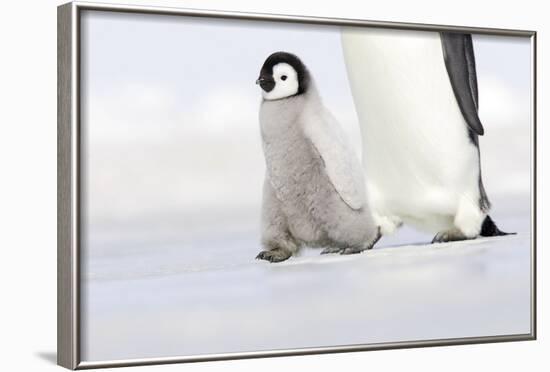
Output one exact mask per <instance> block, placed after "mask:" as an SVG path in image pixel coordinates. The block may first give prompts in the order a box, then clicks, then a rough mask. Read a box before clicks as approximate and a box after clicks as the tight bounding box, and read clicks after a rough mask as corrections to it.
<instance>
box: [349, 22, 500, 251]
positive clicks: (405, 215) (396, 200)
mask: <svg viewBox="0 0 550 372" xmlns="http://www.w3.org/2000/svg"><path fill="white" fill-rule="evenodd" d="M342 45H343V51H344V56H345V61H346V67H347V71H348V77H349V81H350V85H351V90H352V94H353V98H354V101H355V107H356V110H357V114H358V116H359V122H360V125H361V132H362V137H363V157H364V159H363V160H364V165H365V167H366V172H367V191H368V197H369V203H370V206H371V209H372V213H373V217H374V222H375V223H376V224H377V225H378V226H380V229H381V232H382V234H390V233H392V232H393V231H395V230H396V228H398V227H399V226H401V224H402V223H407V224H410V225H412V226H415V227H416V228H419V229H421V230H425V231H429V232H433V233H434V234H435V237H434V238H433V242H448V241H457V240H465V239H474V238H476V237H478V236H497V235H505V233H503V232H502V231H500V230H499V229H498V228H497V226H496V225H495V224H494V222H493V221H492V219H491V218H490V216H489V214H488V213H489V209H490V203H489V199H488V197H487V194H486V192H485V189H484V187H483V182H482V177H481V166H480V152H479V140H478V136H481V135H483V133H484V129H483V125H482V124H481V121H480V119H479V116H478V88H477V76H476V66H475V58H474V50H473V45H472V36H471V35H469V34H461V33H446V32H441V33H440V32H428V31H411V30H385V29H365V28H353V27H350V28H344V29H343V31H342Z"/></svg>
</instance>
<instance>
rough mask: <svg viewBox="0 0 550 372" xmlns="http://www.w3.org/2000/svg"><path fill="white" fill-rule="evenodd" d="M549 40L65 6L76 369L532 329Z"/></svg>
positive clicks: (65, 186) (64, 173)
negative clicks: (542, 53)
mask: <svg viewBox="0 0 550 372" xmlns="http://www.w3.org/2000/svg"><path fill="white" fill-rule="evenodd" d="M535 50H536V34H535V32H533V31H520V30H502V29H486V28H466V27H457V26H438V25H425V24H404V23H387V22H377V21H364V20H351V19H330V18H314V17H307V16H287V15H284V16H283V15H271V14H250V13H231V12H218V11H201V10H188V9H178V8H160V7H147V6H128V5H111V4H109V5H106V4H96V3H89V2H85V3H84V2H82V3H80V2H72V3H69V4H65V5H62V6H60V7H59V8H58V363H59V364H60V365H62V366H64V367H67V368H71V369H80V368H93V367H108V366H127V365H140V364H151V363H174V362H187V361H206V360H222V359H233V358H251V357H266V356H280V355H299V354H312V353H328V352H344V351H360V350H376V349H387V348H402V347H419V346H438V345H454V344H466V343H483V342H499V341H520V340H532V339H534V338H535V335H536V314H535V300H536V299H535V284H536V282H535V278H536V275H535V274H536V273H535V262H536V231H535V226H536V224H535V215H536V213H535V208H536V190H535V182H534V181H535V179H536V178H535V177H536V174H535V169H536V167H535V162H536V159H535V153H536V152H535V145H536V142H535V140H536V123H535V121H536V110H535V108H536V97H535V83H536V69H535Z"/></svg>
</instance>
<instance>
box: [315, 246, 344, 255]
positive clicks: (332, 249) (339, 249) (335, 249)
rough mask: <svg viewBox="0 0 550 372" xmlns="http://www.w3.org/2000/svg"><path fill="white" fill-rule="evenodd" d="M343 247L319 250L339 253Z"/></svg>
mask: <svg viewBox="0 0 550 372" xmlns="http://www.w3.org/2000/svg"><path fill="white" fill-rule="evenodd" d="M343 250H344V248H340V247H327V248H325V249H323V250H322V251H321V254H331V253H340V252H341V251H343Z"/></svg>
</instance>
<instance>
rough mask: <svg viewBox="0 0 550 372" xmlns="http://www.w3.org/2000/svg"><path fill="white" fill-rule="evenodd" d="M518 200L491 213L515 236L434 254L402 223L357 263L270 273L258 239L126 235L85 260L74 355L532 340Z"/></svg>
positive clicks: (323, 263) (324, 262) (314, 256)
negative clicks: (78, 349)
mask: <svg viewBox="0 0 550 372" xmlns="http://www.w3.org/2000/svg"><path fill="white" fill-rule="evenodd" d="M522 199H523V200H521V199H520V200H519V201H518V200H516V201H517V202H518V203H514V201H513V200H512V199H510V200H509V201H508V203H506V201H504V200H502V201H499V205H500V206H501V208H500V212H501V213H499V214H496V215H495V219H496V220H497V221H498V223H499V225H500V226H502V227H503V228H504V229H508V230H510V229H512V230H514V231H517V232H518V234H517V235H512V236H505V237H497V238H482V239H477V240H474V241H467V242H457V243H448V244H434V245H432V244H428V242H429V239H430V238H431V237H430V236H429V235H425V234H421V233H418V232H416V231H414V230H412V229H408V228H404V229H402V230H401V231H400V232H398V233H397V234H396V235H395V236H394V237H388V238H383V239H382V240H381V241H380V243H379V245H377V246H376V247H375V249H373V250H372V251H369V252H366V253H363V254H360V255H351V256H340V255H327V256H320V255H319V250H315V249H308V250H306V251H305V252H304V253H303V254H302V255H301V256H299V257H296V258H292V259H290V260H288V261H286V262H283V263H280V264H269V263H267V262H263V261H256V260H254V257H255V255H256V253H257V252H258V251H259V249H260V248H259V244H258V237H257V236H256V233H255V232H254V231H241V232H233V233H231V234H227V233H224V234H220V236H207V235H205V236H203V237H202V238H200V237H194V238H192V239H191V238H190V239H181V240H177V239H170V238H166V236H165V237H164V240H159V241H156V242H154V241H143V240H142V239H141V238H139V237H137V238H136V239H135V242H134V243H135V244H132V240H131V239H130V238H129V237H125V238H124V239H123V241H124V242H125V243H124V244H125V245H128V246H129V247H128V251H126V250H125V249H124V247H119V248H120V249H108V248H105V249H103V250H102V249H100V248H98V249H95V250H94V251H93V252H94V253H93V254H91V255H90V256H88V257H87V258H86V260H85V263H86V267H85V270H84V272H85V278H84V281H83V287H82V289H83V291H82V294H83V295H82V301H83V303H82V304H83V309H85V310H86V311H85V312H84V314H83V319H82V325H83V335H84V340H83V350H82V352H83V359H84V360H89V361H92V360H112V359H126V358H144V357H162V356H182V355H196V354H209V353H222V352H223V353H226V352H245V351H261V350H273V349H287V348H303V347H322V346H334V345H350V344H365V343H378V342H393V341H412V340H428V339H444V338H456V337H472V336H489V335H510V334H525V333H529V332H530V265H531V259H530V258H531V250H530V234H529V226H530V225H529V211H528V209H526V208H523V210H522V209H521V208H519V207H518V205H516V204H519V205H520V206H521V205H523V206H524V207H525V206H526V205H527V206H528V201H527V200H525V198H522ZM526 202H527V203H526ZM518 208H519V209H518ZM119 239H120V238H119ZM103 243H104V245H107V246H108V245H109V244H113V239H112V238H111V239H106V240H105V241H104V242H103ZM128 252H131V254H128Z"/></svg>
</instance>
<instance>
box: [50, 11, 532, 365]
mask: <svg viewBox="0 0 550 372" xmlns="http://www.w3.org/2000/svg"><path fill="white" fill-rule="evenodd" d="M84 10H92V11H93V10H96V11H113V12H126V13H128V12H130V13H149V14H166V15H181V16H190V17H206V18H230V19H239V20H249V21H281V22H287V23H288V22H290V23H307V24H323V25H337V26H361V27H377V28H391V29H404V30H425V31H457V32H467V33H477V34H488V35H503V36H523V37H530V39H531V50H532V76H531V79H532V91H531V94H532V108H531V122H532V149H533V152H532V155H531V156H532V157H531V163H532V166H533V169H532V173H531V182H532V183H531V186H532V197H531V203H532V216H531V332H530V333H528V334H517V335H502V336H486V337H470V338H453V339H438V340H417V341H404V342H390V343H376V344H364V345H338V346H331V347H315V348H300V349H283V350H271V351H256V352H242V353H226V354H208V355H196V356H181V357H167V358H165V357H163V358H146V359H125V360H111V361H101V362H86V361H82V360H81V358H80V346H81V340H80V310H81V307H80V291H79V286H80V252H79V249H80V238H81V217H80V208H81V198H80V193H81V191H82V188H81V166H80V151H81V143H80V78H81V76H80V63H81V60H80V15H81V12H82V11H84ZM57 18H58V20H57V21H58V26H57V38H58V46H57V48H58V52H57V53H58V54H57V56H58V57H57V58H58V70H57V75H58V77H57V78H58V102H57V107H58V145H57V148H58V155H57V185H58V186H57V190H58V191H57V203H58V204H57V208H58V212H57V240H58V243H57V244H58V246H57V265H58V267H57V362H58V364H59V365H61V366H63V367H66V368H69V369H87V368H99V367H122V366H133V365H149V364H166V363H181V362H200V361H214V360H230V359H242V358H259V357H274V356H291V355H306V354H317V353H338V352H350V351H367V350H382V349H398V348H412V347H427V346H448V345H464V344H474V343H488V342H506V341H521V340H535V339H536V316H537V313H536V194H537V189H536V180H537V179H536V166H537V163H536V160H537V159H536V145H537V143H536V139H537V136H536V129H537V126H536V119H537V117H536V112H537V111H536V89H537V87H536V67H537V66H536V57H537V56H536V32H535V31H525V30H507V29H495V28H478V27H460V26H442V25H429V24H413V23H397V22H379V21H367V20H357V19H341V18H320V17H304V16H291V15H272V14H259V13H242V12H225V11H212V10H196V9H181V8H168V7H154V6H133V5H114V4H104V3H92V2H80V1H78V2H72V3H68V4H64V5H61V6H59V7H58V16H57Z"/></svg>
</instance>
